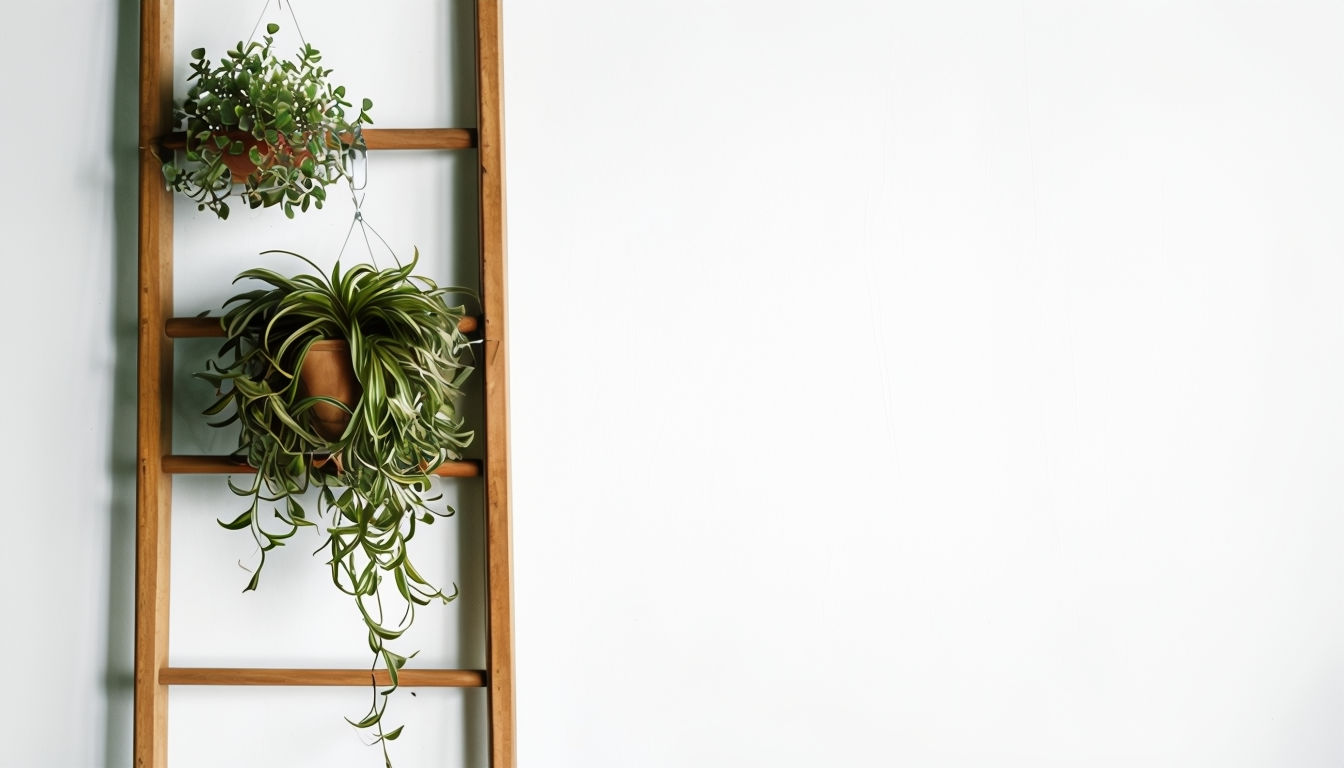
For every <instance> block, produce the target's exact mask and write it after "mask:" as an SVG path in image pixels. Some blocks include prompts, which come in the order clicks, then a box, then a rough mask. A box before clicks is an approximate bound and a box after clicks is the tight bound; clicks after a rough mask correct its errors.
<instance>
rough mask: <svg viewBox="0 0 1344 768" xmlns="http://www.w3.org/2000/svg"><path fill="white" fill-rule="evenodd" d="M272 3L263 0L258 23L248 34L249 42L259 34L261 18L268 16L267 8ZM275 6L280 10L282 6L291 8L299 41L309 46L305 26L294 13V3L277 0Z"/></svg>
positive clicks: (290, 12) (290, 16)
mask: <svg viewBox="0 0 1344 768" xmlns="http://www.w3.org/2000/svg"><path fill="white" fill-rule="evenodd" d="M270 5H271V0H263V2H262V4H261V14H260V15H258V16H257V23H256V24H253V25H252V34H250V35H248V36H247V42H249V43H250V42H252V39H253V38H255V37H256V36H257V30H258V29H260V28H261V20H262V19H264V18H266V9H267V8H269V7H270ZM275 7H276V10H279V9H280V8H282V7H288V8H289V18H291V19H293V20H294V31H295V32H297V33H298V35H299V42H300V43H303V47H304V48H307V47H308V40H307V39H305V38H304V36H303V28H302V27H300V26H299V17H298V16H296V15H295V14H294V3H292V2H285V0H275Z"/></svg>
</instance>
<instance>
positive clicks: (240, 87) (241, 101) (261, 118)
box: [163, 24, 373, 219]
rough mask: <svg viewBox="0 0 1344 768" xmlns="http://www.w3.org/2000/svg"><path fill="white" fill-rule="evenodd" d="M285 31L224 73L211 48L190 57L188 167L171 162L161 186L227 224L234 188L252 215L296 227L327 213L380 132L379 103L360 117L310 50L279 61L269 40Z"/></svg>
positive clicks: (181, 115)
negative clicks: (299, 215)
mask: <svg viewBox="0 0 1344 768" xmlns="http://www.w3.org/2000/svg"><path fill="white" fill-rule="evenodd" d="M279 29H280V26H279V25H278V24H268V25H267V26H266V31H267V34H266V36H265V37H263V38H262V40H263V42H260V43H258V42H255V41H254V42H251V43H248V44H246V45H244V44H243V43H241V42H240V43H238V46H237V48H235V49H234V50H232V51H229V52H228V53H227V55H225V56H224V57H222V58H221V59H220V61H219V63H218V64H213V63H212V62H211V61H210V59H208V58H206V55H205V49H204V48H197V49H196V50H194V51H192V52H191V58H192V61H191V75H190V76H189V77H188V81H189V83H190V84H189V86H188V88H187V94H186V97H185V98H183V99H182V100H181V101H178V102H176V104H175V105H174V109H173V116H174V118H175V119H176V120H177V121H179V122H180V123H181V124H182V126H183V128H184V130H185V133H186V141H185V149H184V157H183V158H182V159H181V160H180V161H179V159H178V158H177V157H175V156H174V157H170V158H167V159H166V160H165V162H164V164H163V176H164V179H165V180H166V182H167V184H168V188H169V189H172V190H174V191H176V192H180V193H182V194H184V195H186V196H187V197H189V198H191V199H192V200H195V201H196V207H197V209H198V210H202V211H203V210H205V209H207V208H208V209H210V210H211V211H213V212H214V213H215V215H217V216H219V218H221V219H226V218H228V216H229V205H228V203H227V202H226V200H227V198H228V197H229V196H230V195H231V194H233V193H235V190H234V186H235V185H241V190H240V191H238V194H240V195H241V196H242V198H243V199H244V200H245V201H246V202H247V204H248V206H250V207H252V208H268V207H271V206H279V207H280V208H281V209H282V210H284V212H285V215H286V216H287V217H289V218H293V217H294V213H295V211H307V210H308V208H309V207H314V208H321V207H322V204H323V202H324V201H325V200H326V197H327V193H326V187H327V185H329V184H332V183H335V182H337V181H341V180H347V181H348V180H350V179H351V178H352V173H353V166H354V162H355V158H356V157H357V156H362V155H363V154H364V152H365V151H366V146H365V144H364V135H363V133H362V129H361V127H362V126H364V125H368V124H371V123H372V122H373V120H372V119H370V118H369V110H370V109H372V108H373V102H372V101H371V100H369V99H364V100H363V101H362V102H361V106H360V108H359V110H357V111H356V110H354V109H353V105H352V104H351V102H349V101H347V100H346V95H345V86H341V85H333V84H332V83H331V82H330V80H329V76H330V75H331V72H332V70H330V69H327V68H325V67H323V66H322V65H321V61H322V54H321V53H320V52H319V51H318V50H317V49H316V48H314V47H312V46H311V45H307V44H304V46H303V48H301V49H300V50H299V53H298V54H297V56H296V57H295V58H293V59H289V60H285V59H280V58H279V57H277V56H276V55H275V54H274V52H273V50H272V44H273V42H274V38H273V37H272V35H274V34H275V33H276V32H277V31H278V30H279ZM347 110H350V111H351V112H353V113H355V114H356V117H354V118H353V119H350V118H349V117H348V116H347Z"/></svg>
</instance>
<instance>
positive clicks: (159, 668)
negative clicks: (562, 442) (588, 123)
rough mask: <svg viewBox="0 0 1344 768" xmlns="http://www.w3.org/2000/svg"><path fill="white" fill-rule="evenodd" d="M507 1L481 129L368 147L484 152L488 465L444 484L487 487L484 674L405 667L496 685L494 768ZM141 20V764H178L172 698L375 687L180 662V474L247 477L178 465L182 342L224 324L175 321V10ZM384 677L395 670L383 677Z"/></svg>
mask: <svg viewBox="0 0 1344 768" xmlns="http://www.w3.org/2000/svg"><path fill="white" fill-rule="evenodd" d="M500 2H501V0H476V3H475V38H476V39H475V44H476V85H477V89H476V93H477V101H478V105H477V106H478V109H477V126H476V127H475V128H474V129H469V128H465V129H464V128H419V129H415V128H412V129H382V130H375V129H368V130H366V131H365V134H364V135H365V140H366V142H367V144H368V147H369V149H373V150H379V149H420V150H445V151H450V150H461V149H470V148H475V149H476V150H477V157H478V160H479V168H480V184H479V192H480V244H481V246H480V262H481V263H480V274H481V277H480V298H481V305H482V309H483V321H484V322H483V326H482V330H483V337H484V352H483V355H482V358H483V360H482V362H481V364H480V366H479V369H478V373H479V374H480V375H483V376H484V379H485V384H484V390H485V409H484V414H485V423H484V424H483V425H482V429H479V430H478V431H477V434H478V435H480V434H482V433H483V434H484V447H485V455H484V459H483V460H482V461H480V462H457V463H453V464H450V465H445V466H444V467H442V468H441V469H440V470H439V472H438V474H440V475H445V476H449V477H463V476H474V475H479V474H483V475H484V478H485V529H486V537H485V539H486V540H485V544H484V545H485V548H486V552H485V562H486V584H487V589H488V592H489V594H488V600H487V603H488V609H487V611H486V627H485V634H486V668H485V669H483V670H460V669H454V670H445V669H416V670H412V669H407V670H405V671H404V672H402V674H401V675H400V677H401V682H402V684H403V685H407V686H441V687H485V688H486V689H487V696H488V698H489V729H490V735H489V756H490V765H491V766H492V767H493V768H514V766H515V765H516V758H515V751H514V714H513V622H512V607H511V606H512V564H511V553H510V550H511V546H510V528H509V445H508V426H509V423H508V371H507V352H508V345H507V342H506V338H507V336H506V324H505V323H506V320H505V318H506V314H505V310H506V302H505V269H504V176H503V170H504V167H503V146H502V138H503V125H502V118H503V104H502V98H501V83H500V68H501V57H500V7H499V6H500ZM140 13H141V18H140V133H139V138H140V142H139V146H140V222H139V237H140V257H139V271H140V279H139V292H140V293H139V307H140V310H139V318H140V326H139V404H138V407H139V411H138V419H137V428H138V437H137V470H138V477H137V491H136V496H137V498H136V580H135V613H136V618H135V746H134V750H135V766H136V768H166V766H167V761H168V754H167V752H168V749H167V748H168V692H169V689H170V688H171V687H173V686H175V685H275V686H292V685H301V686H311V685H350V686H358V685H368V681H369V671H368V670H367V669H239V668H233V669H218V668H208V669H207V668H181V667H170V666H169V665H168V626H169V625H168V590H169V570H170V569H169V530H170V525H171V522H172V476H173V475H174V474H191V473H227V472H236V471H239V468H238V467H237V465H235V464H232V463H230V462H229V460H228V459H227V458H226V457H216V456H174V455H170V453H169V452H170V451H171V450H172V440H171V432H170V423H171V419H170V418H168V414H170V413H171V407H170V403H171V398H172V370H173V364H172V360H173V344H172V339H174V338H181V337H199V336H208V335H218V333H219V330H218V325H217V323H213V322H207V323H201V322H193V320H192V319H189V318H173V317H171V314H172V307H173V198H172V196H171V194H170V193H168V192H167V191H165V189H164V184H163V180H162V175H161V173H160V170H159V164H160V163H159V160H158V159H157V157H156V156H155V152H154V151H153V148H156V147H161V146H163V144H164V142H165V141H167V140H168V137H169V134H170V132H171V130H172V125H171V119H172V93H173V0H143V1H142V3H141V11H140ZM383 674H385V673H383Z"/></svg>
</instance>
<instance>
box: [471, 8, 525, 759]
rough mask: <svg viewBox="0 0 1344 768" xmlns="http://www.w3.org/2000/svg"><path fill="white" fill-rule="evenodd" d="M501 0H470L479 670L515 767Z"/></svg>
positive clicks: (495, 755)
mask: <svg viewBox="0 0 1344 768" xmlns="http://www.w3.org/2000/svg"><path fill="white" fill-rule="evenodd" d="M500 5H501V0H477V3H476V59H477V61H476V65H477V66H476V74H477V81H476V87H477V92H476V95H477V102H478V104H477V108H478V112H477V119H478V121H479V122H478V127H477V134H476V136H477V143H478V144H479V148H478V153H477V154H478V156H479V158H480V164H481V168H480V191H481V206H480V211H481V230H480V235H481V303H482V306H483V307H484V319H485V350H484V357H485V361H484V366H483V373H484V376H485V487H486V491H485V503H486V570H487V577H488V582H489V590H490V600H489V611H488V613H489V626H488V634H489V638H488V646H487V648H488V657H487V671H488V672H489V677H490V687H489V692H490V765H491V766H492V767H493V768H515V766H516V765H517V749H516V746H515V738H514V733H515V727H516V726H515V716H514V681H513V534H512V528H511V518H510V485H509V375H508V373H509V372H508V327H507V317H508V296H507V293H506V290H505V282H506V280H505V278H506V274H507V264H506V260H505V253H506V243H505V216H504V146H503V141H504V94H503V83H502V82H501V79H500V78H501V73H502V70H503V56H502V52H501V50H500V43H501V33H502V27H501V19H500Z"/></svg>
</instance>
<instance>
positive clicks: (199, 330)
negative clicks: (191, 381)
mask: <svg viewBox="0 0 1344 768" xmlns="http://www.w3.org/2000/svg"><path fill="white" fill-rule="evenodd" d="M480 325H481V321H480V319H479V318H475V317H471V316H467V317H464V318H462V319H461V320H460V321H458V323H457V329H458V330H459V331H461V332H463V333H472V332H474V331H475V330H476V329H477V328H479V327H480ZM163 326H164V328H163V331H164V333H166V334H167V335H168V338H170V339H216V338H223V336H224V329H223V328H222V327H220V325H219V318H218V317H170V318H168V320H167V321H165V322H164V324H163Z"/></svg>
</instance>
